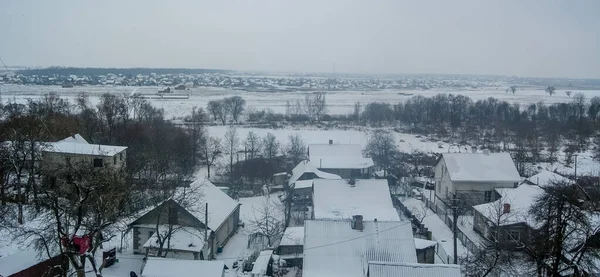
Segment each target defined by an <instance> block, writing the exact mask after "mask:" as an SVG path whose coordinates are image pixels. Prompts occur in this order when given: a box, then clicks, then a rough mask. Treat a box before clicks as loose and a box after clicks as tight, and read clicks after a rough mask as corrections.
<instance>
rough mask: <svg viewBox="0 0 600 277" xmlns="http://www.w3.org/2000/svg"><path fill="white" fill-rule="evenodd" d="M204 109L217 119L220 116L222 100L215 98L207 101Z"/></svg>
mask: <svg viewBox="0 0 600 277" xmlns="http://www.w3.org/2000/svg"><path fill="white" fill-rule="evenodd" d="M206 109H207V110H208V112H209V113H210V114H212V116H213V120H215V121H217V119H219V118H220V114H221V113H222V109H223V102H221V101H217V100H212V101H209V102H208V104H207V106H206Z"/></svg>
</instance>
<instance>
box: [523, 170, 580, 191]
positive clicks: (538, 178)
mask: <svg viewBox="0 0 600 277" xmlns="http://www.w3.org/2000/svg"><path fill="white" fill-rule="evenodd" d="M525 181H527V182H529V183H531V184H534V185H538V186H540V187H546V186H551V185H553V184H555V183H560V182H567V183H568V182H571V180H570V179H569V178H566V177H563V176H561V175H558V174H556V173H554V172H550V171H548V170H542V171H540V173H538V174H536V175H533V176H531V177H529V178H527V179H526V180H525Z"/></svg>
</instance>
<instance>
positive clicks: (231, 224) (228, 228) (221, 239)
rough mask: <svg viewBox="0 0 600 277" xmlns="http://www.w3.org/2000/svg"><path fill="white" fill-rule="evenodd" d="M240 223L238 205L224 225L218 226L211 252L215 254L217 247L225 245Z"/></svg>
mask: <svg viewBox="0 0 600 277" xmlns="http://www.w3.org/2000/svg"><path fill="white" fill-rule="evenodd" d="M239 222H240V206H239V205H238V206H237V207H236V208H235V211H234V212H233V213H231V215H229V217H228V218H227V219H226V220H225V221H224V223H223V224H222V225H221V226H219V228H218V229H217V230H216V231H215V232H214V240H213V244H212V245H213V247H212V249H213V252H214V253H216V252H217V248H218V247H219V246H222V245H225V243H226V242H227V240H229V238H230V237H231V236H233V234H235V231H236V230H237V226H238V224H239Z"/></svg>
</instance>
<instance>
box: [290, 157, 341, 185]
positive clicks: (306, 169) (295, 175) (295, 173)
mask: <svg viewBox="0 0 600 277" xmlns="http://www.w3.org/2000/svg"><path fill="white" fill-rule="evenodd" d="M311 173H313V174H314V175H315V176H316V177H317V178H321V179H342V177H340V176H339V175H336V174H331V173H327V172H323V171H321V170H319V169H317V167H316V166H315V165H314V164H313V163H311V162H309V161H307V160H304V161H301V162H300V163H299V164H298V165H296V167H294V169H292V177H290V179H289V180H288V184H289V185H292V184H293V183H295V182H296V181H297V180H299V179H303V178H311V177H310V176H308V175H307V176H304V177H303V175H304V174H310V175H311V176H312V174H311ZM315 176H312V177H315Z"/></svg>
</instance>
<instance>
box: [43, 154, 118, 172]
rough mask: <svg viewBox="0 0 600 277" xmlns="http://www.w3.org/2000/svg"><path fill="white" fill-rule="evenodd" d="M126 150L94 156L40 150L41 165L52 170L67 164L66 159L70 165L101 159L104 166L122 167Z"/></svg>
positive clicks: (90, 163) (91, 162)
mask: <svg viewBox="0 0 600 277" xmlns="http://www.w3.org/2000/svg"><path fill="white" fill-rule="evenodd" d="M126 155H127V150H123V151H122V152H120V153H117V154H116V155H114V156H110V157H107V156H95V155H79V154H67V153H55V152H42V167H43V168H44V169H46V170H52V169H56V168H60V167H63V166H65V165H66V164H67V160H69V162H70V163H71V164H72V165H77V164H89V165H91V166H93V163H94V159H96V158H100V159H102V164H103V166H104V167H107V166H110V167H115V168H122V167H123V166H125V164H126V159H127V157H126Z"/></svg>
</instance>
